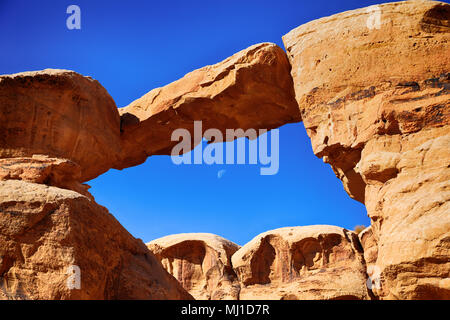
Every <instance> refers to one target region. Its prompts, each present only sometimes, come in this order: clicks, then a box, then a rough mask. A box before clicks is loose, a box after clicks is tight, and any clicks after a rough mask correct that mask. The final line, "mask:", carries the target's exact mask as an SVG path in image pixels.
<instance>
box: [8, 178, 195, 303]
mask: <svg viewBox="0 0 450 320" xmlns="http://www.w3.org/2000/svg"><path fill="white" fill-rule="evenodd" d="M77 272H79V273H78V274H79V275H80V278H72V277H76V274H77ZM77 279H80V282H79V283H77V281H78V280H77ZM72 281H73V282H72ZM69 282H70V283H69ZM78 285H80V286H78ZM191 298H192V297H191V296H190V295H189V294H188V293H187V292H186V291H185V290H184V289H183V288H182V287H181V285H180V284H179V283H178V282H177V281H176V280H175V279H174V278H173V277H172V276H171V275H169V274H168V273H167V272H166V271H165V270H164V268H163V267H162V266H161V264H160V263H159V261H158V260H157V259H156V258H155V256H154V255H153V254H152V253H151V252H150V251H149V250H148V249H147V247H146V246H145V244H144V243H143V242H142V241H141V240H137V239H135V238H133V237H132V236H131V235H130V234H129V233H128V232H127V231H126V230H125V229H124V228H123V227H122V226H121V225H120V224H119V222H118V221H117V220H116V219H115V218H114V217H113V216H112V215H111V214H110V213H108V211H107V210H106V209H105V208H103V207H101V206H99V205H98V204H96V203H95V202H93V201H92V200H91V199H89V198H87V197H85V196H83V195H81V194H79V193H76V192H74V191H70V190H65V189H60V188H57V187H52V186H47V185H44V184H37V183H31V182H27V181H21V180H7V181H0V299H191Z"/></svg>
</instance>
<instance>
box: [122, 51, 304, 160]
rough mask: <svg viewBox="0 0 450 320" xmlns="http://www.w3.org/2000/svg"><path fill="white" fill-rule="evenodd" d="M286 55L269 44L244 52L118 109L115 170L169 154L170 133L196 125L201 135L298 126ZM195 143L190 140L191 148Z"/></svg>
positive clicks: (172, 142)
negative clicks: (119, 131)
mask: <svg viewBox="0 0 450 320" xmlns="http://www.w3.org/2000/svg"><path fill="white" fill-rule="evenodd" d="M289 72H290V65H289V62H288V59H287V57H286V53H285V52H284V51H283V50H282V49H281V48H279V47H278V46H276V45H274V44H271V43H261V44H257V45H254V46H251V47H249V48H247V49H245V50H242V51H240V52H238V53H236V54H235V55H233V56H231V57H229V58H228V59H226V60H224V61H222V62H219V63H217V64H215V65H212V66H206V67H203V68H201V69H198V70H195V71H193V72H190V73H188V74H187V75H185V76H184V77H183V78H182V79H180V80H177V81H175V82H173V83H171V84H169V85H167V86H165V87H162V88H157V89H154V90H152V91H150V92H149V93H147V94H146V95H144V96H143V97H142V98H140V99H138V100H136V101H134V102H132V103H131V104H130V105H129V106H127V107H125V108H122V109H120V114H121V120H122V128H121V129H122V147H123V150H122V155H123V159H122V161H121V163H120V164H119V165H117V166H116V168H117V169H122V168H125V167H129V166H132V165H137V164H140V163H142V162H144V161H145V159H146V158H147V157H148V156H150V155H157V154H162V155H170V154H171V149H172V147H173V146H174V145H176V144H177V143H178V141H171V135H172V132H173V131H174V130H175V129H178V128H185V129H188V130H189V131H190V132H191V133H192V136H193V132H194V129H193V128H194V120H201V121H202V126H203V131H205V130H207V129H209V128H215V129H219V130H221V131H222V132H223V133H225V130H226V129H239V128H240V129H243V130H247V129H249V128H252V129H273V128H276V127H279V126H281V125H284V124H286V123H289V122H298V121H300V112H299V110H298V106H297V103H296V101H295V96H294V89H293V84H292V78H291V77H290V74H289ZM199 142H200V140H199V141H193V143H192V146H195V145H197V144H198V143H199Z"/></svg>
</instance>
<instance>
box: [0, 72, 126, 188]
mask: <svg viewBox="0 0 450 320" xmlns="http://www.w3.org/2000/svg"><path fill="white" fill-rule="evenodd" d="M0 123H1V125H0V158H17V157H32V156H33V155H35V154H43V155H48V156H51V157H55V158H64V159H70V160H72V161H73V162H75V163H76V164H78V165H79V166H80V168H81V173H80V182H83V181H87V180H90V179H93V178H95V177H97V176H98V175H100V174H102V173H104V172H106V171H107V170H108V169H110V168H112V167H113V164H114V163H115V162H117V159H118V157H119V155H120V116H119V113H118V111H117V107H116V105H115V103H114V101H113V99H112V98H111V96H110V95H109V94H108V92H107V91H106V90H105V89H104V88H103V87H102V86H101V85H100V84H99V83H98V81H96V80H93V79H92V78H90V77H84V76H82V75H80V74H78V73H76V72H73V71H68V70H53V69H47V70H42V71H35V72H23V73H18V74H13V75H2V76H0Z"/></svg>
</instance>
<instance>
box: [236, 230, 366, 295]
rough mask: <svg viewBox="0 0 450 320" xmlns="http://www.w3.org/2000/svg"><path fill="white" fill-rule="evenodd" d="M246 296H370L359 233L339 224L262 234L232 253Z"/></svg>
mask: <svg viewBox="0 0 450 320" xmlns="http://www.w3.org/2000/svg"><path fill="white" fill-rule="evenodd" d="M232 263H233V268H234V270H235V272H236V274H237V275H238V277H239V281H240V283H241V292H240V299H241V300H247V299H282V300H292V299H295V300H297V299H302V300H303V299H314V300H315V299H368V298H369V293H368V291H367V287H366V268H365V263H364V258H363V256H362V249H361V247H360V244H359V241H358V236H357V235H356V233H354V232H352V231H348V230H345V229H342V228H339V227H334V226H323V225H318V226H304V227H287V228H281V229H276V230H272V231H268V232H265V233H262V234H260V235H258V236H257V237H255V238H254V239H253V240H252V241H250V242H249V243H247V244H246V245H244V246H243V247H242V248H240V249H239V250H238V251H237V252H236V253H235V254H234V255H233V256H232Z"/></svg>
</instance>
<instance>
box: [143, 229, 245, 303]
mask: <svg viewBox="0 0 450 320" xmlns="http://www.w3.org/2000/svg"><path fill="white" fill-rule="evenodd" d="M147 246H148V248H149V249H150V251H152V252H153V253H154V254H155V256H156V257H157V258H158V259H159V260H160V261H161V263H162V265H163V266H164V268H165V269H166V270H167V271H168V272H169V273H170V274H172V275H173V276H174V277H175V278H176V279H177V280H178V281H179V282H180V283H181V284H182V285H183V287H184V288H185V289H186V290H187V291H188V292H189V293H190V294H192V296H193V297H194V298H195V299H198V300H236V299H238V298H239V290H240V286H239V282H238V281H237V277H236V274H235V273H234V271H233V269H232V266H231V256H232V255H233V254H234V253H235V252H236V251H237V250H238V249H239V246H238V245H237V244H235V243H233V242H231V241H229V240H226V239H224V238H222V237H219V236H217V235H214V234H209V233H185V234H175V235H170V236H166V237H163V238H160V239H156V240H153V241H151V242H149V243H148V244H147Z"/></svg>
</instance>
